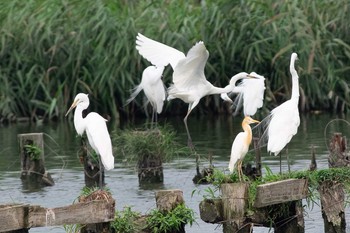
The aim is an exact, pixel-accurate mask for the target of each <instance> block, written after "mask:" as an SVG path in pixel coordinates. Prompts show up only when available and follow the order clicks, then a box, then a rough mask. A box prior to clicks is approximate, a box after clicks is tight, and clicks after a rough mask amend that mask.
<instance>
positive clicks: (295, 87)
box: [290, 60, 299, 99]
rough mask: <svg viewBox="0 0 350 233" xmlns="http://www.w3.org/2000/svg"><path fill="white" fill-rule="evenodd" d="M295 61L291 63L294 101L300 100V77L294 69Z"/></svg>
mask: <svg viewBox="0 0 350 233" xmlns="http://www.w3.org/2000/svg"><path fill="white" fill-rule="evenodd" d="M294 62H295V60H293V61H291V63H290V73H291V75H292V99H299V76H298V73H297V71H296V70H295V67H294Z"/></svg>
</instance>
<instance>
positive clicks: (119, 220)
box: [111, 206, 141, 233]
mask: <svg viewBox="0 0 350 233" xmlns="http://www.w3.org/2000/svg"><path fill="white" fill-rule="evenodd" d="M140 217H141V214H140V213H139V212H136V211H132V210H131V207H130V206H125V207H124V208H123V211H118V210H117V211H116V212H115V217H114V221H113V222H112V223H111V227H112V229H113V230H114V232H116V233H133V232H138V231H139V230H140V229H138V228H137V225H136V224H135V223H134V222H135V221H136V220H137V219H138V218H140Z"/></svg>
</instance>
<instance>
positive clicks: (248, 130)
mask: <svg viewBox="0 0 350 233" xmlns="http://www.w3.org/2000/svg"><path fill="white" fill-rule="evenodd" d="M242 128H243V130H244V132H245V133H246V134H247V137H246V138H245V143H246V144H247V145H248V146H249V145H250V143H251V142H252V138H253V136H252V129H251V128H250V126H249V124H248V123H247V122H245V121H243V122H242Z"/></svg>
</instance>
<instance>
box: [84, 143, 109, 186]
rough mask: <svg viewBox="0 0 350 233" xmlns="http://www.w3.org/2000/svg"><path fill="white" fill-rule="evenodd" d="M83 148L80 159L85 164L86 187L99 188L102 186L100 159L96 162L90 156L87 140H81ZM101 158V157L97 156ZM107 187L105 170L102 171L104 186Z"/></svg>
mask: <svg viewBox="0 0 350 233" xmlns="http://www.w3.org/2000/svg"><path fill="white" fill-rule="evenodd" d="M80 143H81V147H80V151H79V158H80V162H82V163H83V164H84V180H85V186H86V187H89V188H92V187H99V185H100V166H99V162H98V159H97V160H96V161H94V160H93V159H92V158H91V156H88V150H87V144H86V138H85V137H82V138H81V141H80ZM97 156H99V155H97ZM104 185H105V174H104V170H103V169H102V186H104Z"/></svg>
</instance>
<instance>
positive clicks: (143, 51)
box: [136, 33, 248, 148]
mask: <svg viewBox="0 0 350 233" xmlns="http://www.w3.org/2000/svg"><path fill="white" fill-rule="evenodd" d="M136 44H137V45H136V49H137V50H138V51H139V53H140V55H141V56H143V57H144V58H145V59H147V60H148V61H150V62H151V63H152V64H153V65H156V66H167V65H168V64H170V65H171V67H172V68H173V70H174V72H173V79H172V81H173V83H172V84H171V85H170V87H169V88H168V100H171V99H175V98H179V99H181V100H182V101H184V102H185V103H188V104H189V105H188V110H187V114H186V116H185V118H184V123H185V128H186V132H187V136H188V145H189V146H190V147H191V148H193V144H192V138H191V136H190V132H189V130H188V126H187V118H188V116H189V114H190V113H191V111H192V110H193V109H194V108H195V107H196V106H197V104H198V103H199V101H200V100H201V98H203V97H204V96H206V95H212V94H221V93H227V92H229V91H231V87H230V86H229V85H228V86H226V87H225V88H220V87H215V86H213V85H212V84H211V83H210V82H208V81H207V79H206V77H205V75H204V67H205V64H206V62H207V60H208V57H209V52H208V51H207V49H206V48H205V45H204V43H203V42H202V41H200V42H198V43H196V44H195V45H194V46H193V47H192V48H191V49H190V50H189V51H188V53H187V56H186V55H185V54H184V53H183V52H180V51H179V50H177V49H174V48H172V47H170V46H167V45H165V44H162V43H160V42H157V41H155V40H152V39H149V38H147V37H145V36H144V35H142V34H140V33H139V34H138V35H137V40H136ZM240 75H241V78H245V77H247V76H248V74H247V73H240Z"/></svg>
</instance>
